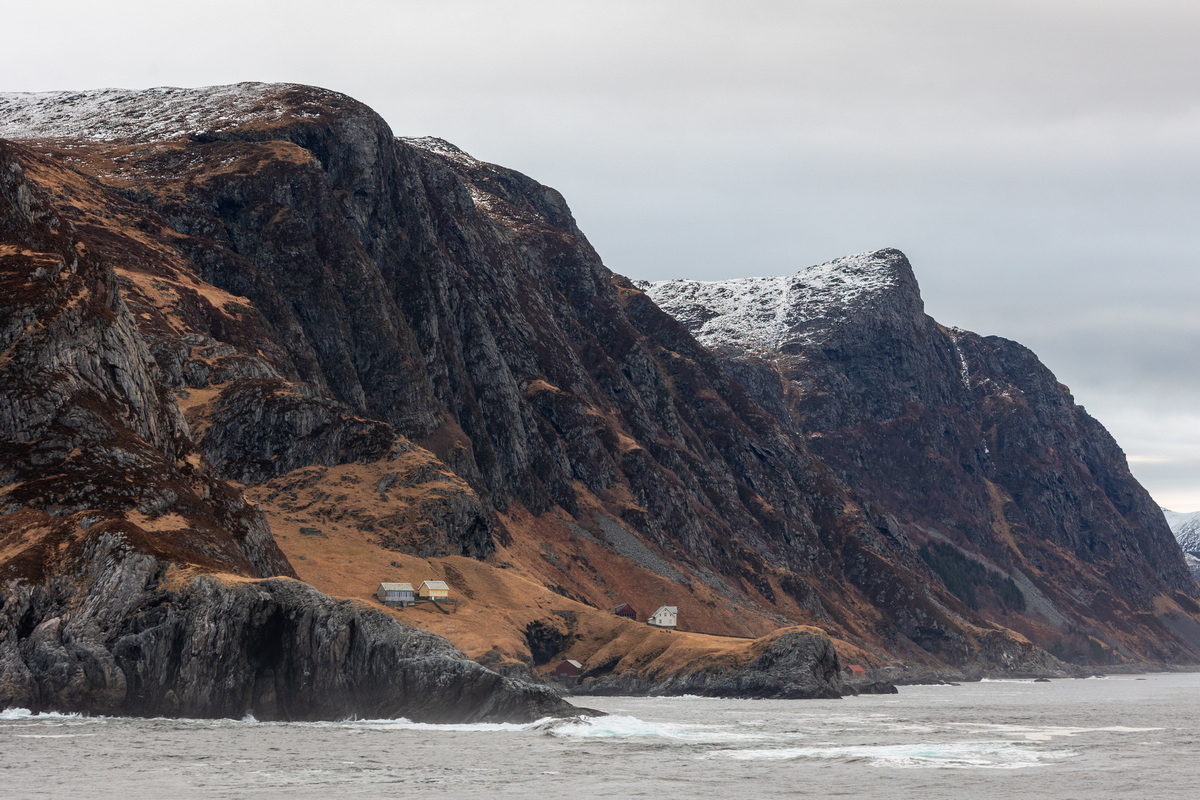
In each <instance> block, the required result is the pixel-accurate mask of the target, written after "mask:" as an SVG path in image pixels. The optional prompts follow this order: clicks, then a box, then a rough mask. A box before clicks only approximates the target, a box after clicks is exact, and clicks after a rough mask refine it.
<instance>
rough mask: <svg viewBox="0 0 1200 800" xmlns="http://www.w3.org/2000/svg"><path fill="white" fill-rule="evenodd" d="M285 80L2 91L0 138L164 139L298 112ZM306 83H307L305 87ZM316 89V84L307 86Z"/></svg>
mask: <svg viewBox="0 0 1200 800" xmlns="http://www.w3.org/2000/svg"><path fill="white" fill-rule="evenodd" d="M288 88H292V87H290V86H289V85H286V84H272V83H238V84H234V85H231V86H207V87H200V88H193V89H180V88H174V87H160V88H156V89H143V90H128V89H95V90H88V91H80V92H37V93H29V92H7V93H3V92H0V138H4V139H76V140H86V141H110V140H121V139H127V140H138V141H162V140H169V139H177V138H180V137H183V136H187V135H189V134H194V133H204V132H219V131H223V130H229V129H230V128H236V127H238V126H239V125H243V124H245V123H246V122H249V121H250V120H252V119H256V120H275V119H280V118H282V117H283V116H284V114H287V113H292V114H293V115H295V114H296V113H297V112H296V110H295V109H294V102H289V100H287V99H285V97H284V96H283V90H286V89H288ZM305 88H307V87H305ZM310 91H317V90H310Z"/></svg>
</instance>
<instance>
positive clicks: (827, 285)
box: [638, 250, 911, 351]
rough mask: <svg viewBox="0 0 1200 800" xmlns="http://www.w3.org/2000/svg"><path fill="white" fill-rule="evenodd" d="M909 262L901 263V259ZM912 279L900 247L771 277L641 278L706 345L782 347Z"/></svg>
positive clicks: (751, 348) (805, 338)
mask: <svg viewBox="0 0 1200 800" xmlns="http://www.w3.org/2000/svg"><path fill="white" fill-rule="evenodd" d="M901 265H903V266H901ZM906 276H909V277H908V279H911V272H910V271H909V269H908V265H907V261H905V259H904V256H903V255H901V254H900V253H899V252H898V251H896V250H877V251H874V252H871V253H860V254H858V255H852V256H845V257H843V258H838V259H834V260H833V261H830V262H828V263H826V264H819V265H817V266H814V267H809V268H808V269H805V270H801V271H800V272H798V273H796V274H795V275H790V276H788V275H785V276H779V277H773V278H735V279H732V280H725V281H693V280H669V281H655V282H653V283H649V282H640V283H639V284H638V285H639V286H640V288H642V289H643V290H644V291H645V292H646V294H648V295H649V296H650V298H651V299H653V300H654V302H655V303H657V304H658V305H659V307H660V308H662V309H663V310H664V311H666V312H667V313H668V314H670V315H671V316H673V317H675V318H676V319H678V320H679V321H680V322H682V323H683V324H684V325H686V326H687V327H688V328H689V329H690V330H691V331H692V332H693V334H695V336H696V338H697V339H699V340H700V342H701V343H703V344H704V345H706V346H708V347H716V348H731V349H735V350H740V351H756V350H780V349H782V348H783V347H784V346H785V345H786V344H788V343H789V342H793V341H808V340H809V339H811V337H812V336H813V335H814V334H815V333H816V331H817V329H819V328H823V327H825V326H824V325H823V324H821V323H825V322H833V321H836V320H839V319H843V318H845V317H847V316H850V315H851V314H853V313H854V312H855V311H856V310H858V309H861V308H864V307H866V306H867V305H868V304H870V303H871V302H872V301H873V300H875V299H876V298H878V297H880V296H881V295H884V294H886V293H888V292H889V291H891V290H894V289H897V288H899V287H900V286H901V283H902V282H903V281H905V280H906Z"/></svg>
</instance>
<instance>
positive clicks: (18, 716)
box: [0, 708, 82, 721]
mask: <svg viewBox="0 0 1200 800" xmlns="http://www.w3.org/2000/svg"><path fill="white" fill-rule="evenodd" d="M23 719H82V715H80V714H59V713H58V712H56V711H40V712H38V713H37V714H35V713H33V712H32V711H30V710H29V709H28V708H6V709H4V710H3V711H0V721H9V720H23Z"/></svg>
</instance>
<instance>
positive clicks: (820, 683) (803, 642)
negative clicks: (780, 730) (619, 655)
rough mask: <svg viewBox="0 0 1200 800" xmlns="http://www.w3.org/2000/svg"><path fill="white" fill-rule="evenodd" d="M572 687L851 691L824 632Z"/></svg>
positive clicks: (657, 691) (582, 690) (755, 693)
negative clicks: (745, 652) (741, 654)
mask: <svg viewBox="0 0 1200 800" xmlns="http://www.w3.org/2000/svg"><path fill="white" fill-rule="evenodd" d="M571 691H572V692H574V693H577V694H599V695H622V694H631V695H642V694H651V695H684V694H694V695H701V696H704V697H742V698H756V699H757V698H778V699H812V698H835V697H841V696H842V695H843V694H852V693H853V691H854V690H853V689H849V688H848V687H847V685H846V684H845V682H844V681H843V679H842V674H841V669H840V668H839V664H838V657H837V653H836V652H835V651H834V649H833V643H832V642H830V640H829V637H827V636H825V635H824V634H821V633H817V632H810V631H784V632H782V633H778V634H775V635H772V636H769V637H765V638H764V639H762V640H760V641H756V642H755V643H754V644H753V645H752V646H751V648H750V651H749V657H748V658H735V657H720V656H718V657H712V658H708V659H705V660H704V661H702V662H701V663H700V665H699V666H697V665H694V664H689V665H687V667H686V668H684V669H680V670H674V671H671V670H661V671H655V670H642V671H637V670H629V671H625V672H622V673H621V674H611V675H610V674H605V673H604V670H603V669H597V670H592V671H590V672H587V673H584V675H583V679H582V680H581V681H580V682H579V683H578V684H577V685H575V686H572V687H571Z"/></svg>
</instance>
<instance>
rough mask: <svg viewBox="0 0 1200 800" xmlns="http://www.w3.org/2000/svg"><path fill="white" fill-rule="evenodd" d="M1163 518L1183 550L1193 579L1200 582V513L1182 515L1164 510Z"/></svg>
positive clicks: (1193, 512) (1192, 512)
mask: <svg viewBox="0 0 1200 800" xmlns="http://www.w3.org/2000/svg"><path fill="white" fill-rule="evenodd" d="M1163 516H1165V517H1166V518H1167V524H1168V525H1169V526H1171V533H1173V534H1175V540H1176V541H1177V542H1179V546H1180V547H1181V548H1182V549H1183V552H1184V554H1185V557H1186V559H1187V564H1188V569H1189V570H1190V571H1191V573H1192V577H1194V578H1195V579H1196V580H1198V581H1200V511H1191V512H1187V513H1180V512H1178V511H1171V510H1169V509H1166V508H1164V509H1163Z"/></svg>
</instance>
